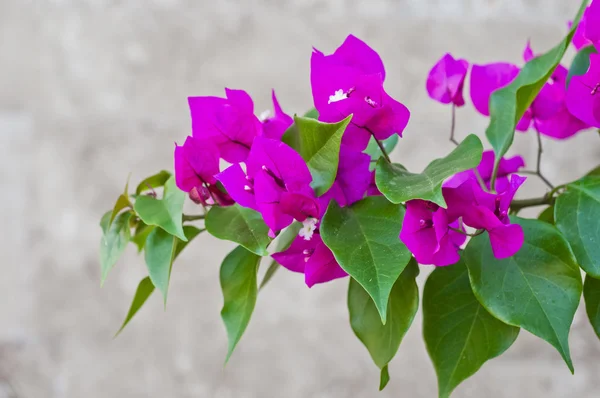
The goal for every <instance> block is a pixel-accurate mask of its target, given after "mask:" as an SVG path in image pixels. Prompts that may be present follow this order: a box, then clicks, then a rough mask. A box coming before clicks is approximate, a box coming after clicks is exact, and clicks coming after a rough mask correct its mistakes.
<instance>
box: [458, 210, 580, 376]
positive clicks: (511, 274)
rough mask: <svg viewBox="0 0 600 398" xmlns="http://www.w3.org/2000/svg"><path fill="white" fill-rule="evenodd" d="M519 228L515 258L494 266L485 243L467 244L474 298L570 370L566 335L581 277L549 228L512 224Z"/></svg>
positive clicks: (529, 222) (540, 224)
mask: <svg viewBox="0 0 600 398" xmlns="http://www.w3.org/2000/svg"><path fill="white" fill-rule="evenodd" d="M511 220H512V222H513V223H518V224H520V225H521V226H522V227H523V232H524V233H525V242H524V243H523V247H522V248H521V250H519V252H518V253H517V254H515V255H514V256H512V257H510V258H505V259H502V260H498V259H496V258H495V257H494V255H493V254H492V248H491V246H490V243H489V238H488V236H487V234H486V235H479V236H477V237H474V238H472V239H471V241H470V242H469V244H468V245H467V248H466V249H465V252H464V258H465V260H466V263H467V267H468V268H469V277H470V280H471V286H472V288H473V292H474V293H475V296H476V297H477V299H478V300H479V302H480V303H481V304H482V305H483V306H484V307H485V308H486V309H487V310H488V312H490V313H491V314H492V315H494V316H495V317H496V318H498V319H500V320H501V321H502V322H504V323H507V324H509V325H513V326H520V327H522V328H523V329H525V330H527V331H529V332H531V333H533V334H535V335H536V336H538V337H541V338H542V339H544V340H546V341H547V342H549V343H550V344H552V345H553V346H554V347H555V348H556V349H557V350H558V352H559V353H560V354H561V355H562V357H563V358H564V360H565V362H566V363H567V365H568V366H569V369H571V371H573V363H572V361H571V354H570V352H569V340H568V338H569V329H570V327H571V323H572V322H573V316H574V315H575V311H576V310H577V306H578V305H579V299H580V297H581V292H582V283H581V273H580V271H579V267H578V266H577V263H576V262H575V258H574V257H573V254H572V252H571V249H570V248H569V244H568V243H567V241H566V240H565V238H564V237H563V236H562V235H561V234H560V232H559V231H558V230H557V229H556V228H555V227H554V226H552V225H550V224H548V223H545V222H543V221H538V220H527V219H523V218H518V217H512V218H511Z"/></svg>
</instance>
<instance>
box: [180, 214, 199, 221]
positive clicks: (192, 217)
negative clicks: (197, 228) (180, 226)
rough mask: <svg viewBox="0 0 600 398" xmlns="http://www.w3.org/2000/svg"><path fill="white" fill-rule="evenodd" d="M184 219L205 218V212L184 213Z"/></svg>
mask: <svg viewBox="0 0 600 398" xmlns="http://www.w3.org/2000/svg"><path fill="white" fill-rule="evenodd" d="M182 219H183V221H196V220H204V214H184V215H183V217H182Z"/></svg>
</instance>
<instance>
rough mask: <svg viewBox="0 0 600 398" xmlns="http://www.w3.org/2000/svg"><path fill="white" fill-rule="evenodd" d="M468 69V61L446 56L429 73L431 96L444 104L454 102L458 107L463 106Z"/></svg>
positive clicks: (449, 55) (428, 90) (429, 91)
mask: <svg viewBox="0 0 600 398" xmlns="http://www.w3.org/2000/svg"><path fill="white" fill-rule="evenodd" d="M468 67H469V64H468V62H467V61H465V60H456V59H454V57H452V55H451V54H446V55H444V56H443V57H442V59H440V60H439V61H438V62H437V63H436V64H435V65H434V67H433V68H432V69H431V71H430V72H429V76H428V78H427V92H428V93H429V96H430V97H431V98H432V99H434V100H436V101H438V102H441V103H442V104H449V103H450V102H452V103H454V105H456V106H463V105H464V104H465V101H464V98H463V93H462V91H463V86H464V81H465V77H466V76H467V69H468Z"/></svg>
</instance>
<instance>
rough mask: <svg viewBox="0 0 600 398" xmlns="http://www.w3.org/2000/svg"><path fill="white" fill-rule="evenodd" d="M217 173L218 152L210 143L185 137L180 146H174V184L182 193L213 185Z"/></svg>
mask: <svg viewBox="0 0 600 398" xmlns="http://www.w3.org/2000/svg"><path fill="white" fill-rule="evenodd" d="M218 172H219V150H218V149H217V147H216V146H215V145H213V144H212V143H211V142H210V141H207V140H200V139H198V138H195V137H187V138H186V140H185V143H184V144H183V145H182V146H177V145H176V146H175V182H176V183H177V186H178V187H179V189H181V190H182V191H184V192H190V190H192V188H197V187H200V186H201V185H203V184H205V183H207V184H214V183H215V182H216V181H217V180H216V179H215V177H214V176H215V175H216V174H217V173H218Z"/></svg>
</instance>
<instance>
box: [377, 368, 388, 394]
mask: <svg viewBox="0 0 600 398" xmlns="http://www.w3.org/2000/svg"><path fill="white" fill-rule="evenodd" d="M389 382H390V372H389V369H388V366H387V365H385V366H384V367H383V369H381V375H380V376H379V391H383V389H384V388H385V386H387V385H388V383H389Z"/></svg>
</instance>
